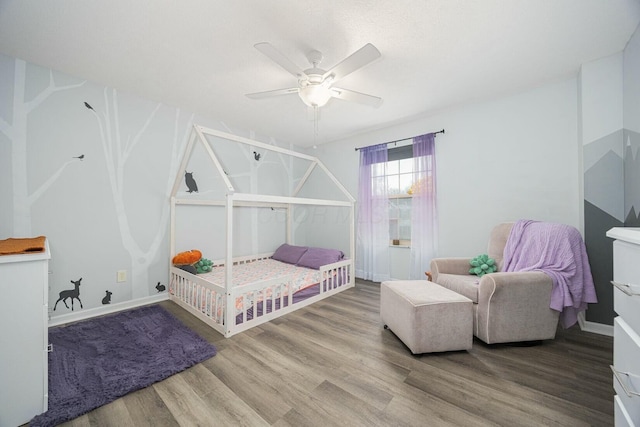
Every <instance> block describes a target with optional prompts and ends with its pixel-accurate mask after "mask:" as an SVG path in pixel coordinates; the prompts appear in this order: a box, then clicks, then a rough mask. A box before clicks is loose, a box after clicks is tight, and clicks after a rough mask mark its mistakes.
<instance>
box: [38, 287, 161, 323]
mask: <svg viewBox="0 0 640 427" xmlns="http://www.w3.org/2000/svg"><path fill="white" fill-rule="evenodd" d="M168 299H169V292H163V293H161V294H157V295H152V296H148V297H144V298H138V299H135V300H131V301H125V302H119V303H117V304H107V305H103V306H102V307H96V308H89V309H86V310H80V311H77V312H74V313H69V314H62V315H60V316H55V317H52V318H50V319H49V327H52V326H60V325H64V324H66V323H71V322H77V321H79V320H85V319H90V318H92V317H97V316H103V315H105V314H111V313H116V312H118V311H123V310H128V309H130V308H135V307H141V306H143V305H149V304H155V303H158V302H160V301H166V300H168Z"/></svg>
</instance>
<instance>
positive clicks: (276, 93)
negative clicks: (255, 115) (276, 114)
mask: <svg viewBox="0 0 640 427" xmlns="http://www.w3.org/2000/svg"><path fill="white" fill-rule="evenodd" d="M299 90H300V89H299V88H297V87H290V88H287V89H276V90H268V91H266V92H256V93H248V94H246V95H245V96H246V97H247V98H251V99H263V98H271V97H272V96H280V95H289V94H291V93H298V91H299Z"/></svg>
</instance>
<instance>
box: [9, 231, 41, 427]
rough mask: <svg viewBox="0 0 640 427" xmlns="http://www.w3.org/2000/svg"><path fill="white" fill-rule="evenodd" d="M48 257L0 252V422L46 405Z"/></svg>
mask: <svg viewBox="0 0 640 427" xmlns="http://www.w3.org/2000/svg"><path fill="white" fill-rule="evenodd" d="M50 257H51V256H50V253H49V244H48V242H47V243H46V250H45V252H39V253H34V254H28V255H2V256H0V296H1V300H2V305H1V307H0V427H15V426H18V425H21V424H25V423H27V422H28V421H29V420H31V418H33V417H34V416H35V415H38V414H40V413H42V412H44V411H46V410H47V394H48V378H47V375H48V369H47V366H48V354H47V344H48V305H49V297H48V292H49V289H48V287H49V286H48V281H49V258H50Z"/></svg>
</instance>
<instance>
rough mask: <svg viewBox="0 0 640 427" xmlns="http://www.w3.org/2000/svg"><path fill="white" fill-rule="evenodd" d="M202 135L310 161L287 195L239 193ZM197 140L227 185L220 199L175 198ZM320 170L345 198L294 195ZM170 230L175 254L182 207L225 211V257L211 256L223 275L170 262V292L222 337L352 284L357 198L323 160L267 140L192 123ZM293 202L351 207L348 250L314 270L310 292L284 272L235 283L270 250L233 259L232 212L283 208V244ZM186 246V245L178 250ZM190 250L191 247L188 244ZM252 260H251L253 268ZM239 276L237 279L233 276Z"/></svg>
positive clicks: (288, 233) (289, 232)
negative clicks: (303, 292)
mask: <svg viewBox="0 0 640 427" xmlns="http://www.w3.org/2000/svg"><path fill="white" fill-rule="evenodd" d="M206 135H211V136H213V137H216V138H221V139H223V140H227V141H231V142H233V143H238V144H245V145H248V146H249V147H254V148H257V149H260V150H266V151H273V152H276V153H279V154H281V155H287V156H293V157H294V158H299V159H304V160H307V161H309V162H310V165H309V167H308V169H307V170H306V172H305V173H304V175H303V176H302V178H301V179H300V181H299V183H298V185H297V187H296V188H295V190H294V191H293V194H292V195H291V196H274V195H265V194H253V193H241V192H237V191H236V188H235V187H234V186H233V184H232V183H231V181H230V180H229V177H228V175H227V174H226V172H225V171H224V169H223V167H222V164H221V163H220V161H219V158H218V156H217V155H216V152H215V150H214V147H213V144H212V143H210V142H209V140H208V139H207V138H206ZM197 144H201V145H202V147H203V148H204V150H205V151H206V153H207V154H208V157H210V159H211V162H212V166H213V168H214V170H215V171H216V172H217V174H218V175H219V177H220V178H221V179H222V182H223V183H224V185H225V186H226V189H225V192H224V197H222V199H220V198H218V199H216V198H212V199H206V200H205V199H202V198H197V199H196V198H190V197H186V196H185V197H177V195H178V190H179V188H180V185H181V183H182V182H183V177H184V174H185V171H186V168H187V166H188V164H189V160H190V158H191V154H192V152H193V150H194V148H195V147H196V145H197ZM316 168H319V170H321V171H322V172H323V173H325V174H326V176H327V177H328V178H329V179H330V180H331V181H332V182H333V184H335V186H336V187H337V189H339V190H340V192H341V193H342V194H343V195H344V198H345V199H346V201H342V200H326V199H312V198H304V197H298V194H299V193H300V190H301V189H302V188H303V187H304V185H305V183H306V182H307V180H308V178H309V177H310V176H311V174H312V172H313V171H314V169H316ZM170 203H171V230H170V234H171V235H170V242H171V243H170V245H171V246H170V255H171V257H173V256H174V255H175V254H176V216H177V215H178V211H179V210H180V209H179V207H180V206H183V205H184V206H202V207H203V208H204V207H214V208H218V209H224V210H225V219H226V220H225V224H224V227H225V231H226V232H225V243H224V245H225V247H224V254H225V256H224V258H223V259H219V260H214V268H219V269H223V271H224V274H223V275H222V277H223V279H222V280H220V275H218V278H219V279H218V280H211V279H209V278H207V277H205V276H206V275H195V274H191V273H189V272H187V271H184V270H182V269H180V268H178V267H175V266H173V265H172V266H170V272H169V276H170V282H169V296H170V299H171V300H173V301H175V302H176V303H178V304H179V305H180V306H182V307H183V308H185V309H186V310H187V311H189V312H191V313H192V314H194V315H195V316H196V317H198V318H200V319H202V320H203V321H204V322H206V323H207V324H209V325H210V326H211V327H213V328H214V329H215V330H217V331H219V332H220V333H222V334H223V335H224V336H225V337H230V336H232V335H234V334H236V333H238V332H242V331H244V330H247V329H249V328H251V327H254V326H257V325H260V324H262V323H264V322H267V321H269V320H272V319H274V318H276V317H280V316H282V315H284V314H287V313H289V312H291V311H294V310H297V309H299V308H302V307H304V306H307V305H309V304H312V303H314V302H316V301H319V300H322V299H324V298H327V297H329V296H331V295H335V294H337V293H339V292H341V291H344V290H346V289H348V288H351V287H353V286H354V284H355V277H354V273H355V271H354V266H353V254H354V251H355V213H354V203H355V199H354V198H353V196H351V194H349V192H348V191H347V190H346V189H345V188H344V186H343V185H342V184H341V183H340V182H339V181H338V180H337V179H336V178H335V176H333V174H332V173H331V172H330V171H329V170H328V169H327V168H326V167H325V165H324V164H322V162H321V161H320V160H318V159H317V158H316V157H313V156H309V155H306V154H302V153H298V152H295V151H292V150H288V149H285V148H281V147H277V146H274V145H270V144H265V143H262V142H259V141H254V140H251V139H248V138H243V137H239V136H236V135H233V134H229V133H225V132H220V131H217V130H213V129H207V128H205V127H202V126H198V125H194V126H193V130H192V132H191V135H190V137H189V140H188V142H187V146H186V149H185V152H184V156H183V158H182V162H181V164H180V167H179V169H178V172H177V175H176V179H175V182H174V186H173V189H172V192H171V200H170ZM296 205H306V206H334V207H344V208H347V209H348V210H349V224H348V226H349V253H347V254H345V255H346V257H345V258H344V259H342V260H339V261H337V262H332V263H330V264H328V265H322V266H320V268H319V269H318V271H317V272H315V274H316V276H315V277H316V278H318V277H319V281H318V283H317V285H314V286H316V288H317V289H315V290H314V291H313V292H311V293H310V294H311V296H306V297H305V298H297V295H296V294H295V293H294V290H295V288H294V287H293V286H294V284H293V282H294V280H295V279H294V277H293V275H291V274H286V275H282V276H278V277H271V278H269V279H258V280H255V281H252V282H250V283H242V284H238V283H234V271H236V270H239V269H242V268H243V267H244V266H245V265H248V264H250V263H257V262H261V261H266V260H269V258H270V257H271V255H272V254H273V253H261V254H256V255H250V256H242V257H234V256H233V254H234V251H233V225H234V210H235V209H238V208H243V207H251V208H271V209H282V210H284V212H285V213H286V243H288V244H291V243H292V235H293V233H292V227H293V218H292V212H293V209H292V207H294V206H296ZM182 249H183V250H184V248H182ZM188 249H191V248H188ZM255 265H256V264H254V266H255ZM236 280H237V279H236Z"/></svg>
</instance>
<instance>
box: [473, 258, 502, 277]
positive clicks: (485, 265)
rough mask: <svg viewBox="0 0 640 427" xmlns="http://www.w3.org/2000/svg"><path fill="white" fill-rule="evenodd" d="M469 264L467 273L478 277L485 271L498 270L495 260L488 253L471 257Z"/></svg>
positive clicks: (485, 272)
mask: <svg viewBox="0 0 640 427" xmlns="http://www.w3.org/2000/svg"><path fill="white" fill-rule="evenodd" d="M469 264H471V269H470V270H469V273H470V274H475V275H476V276H478V277H482V276H484V275H485V274H487V273H493V272H494V271H498V266H497V265H496V261H495V260H494V259H493V258H489V255H487V254H482V255H478V256H477V257H475V258H474V259H472V260H471V261H470V262H469Z"/></svg>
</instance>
